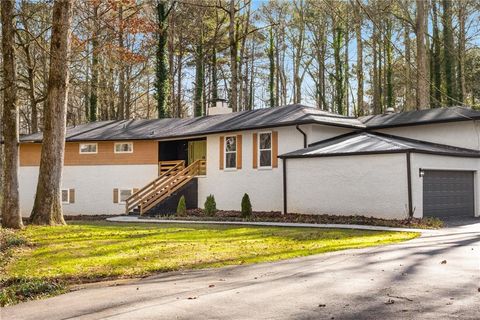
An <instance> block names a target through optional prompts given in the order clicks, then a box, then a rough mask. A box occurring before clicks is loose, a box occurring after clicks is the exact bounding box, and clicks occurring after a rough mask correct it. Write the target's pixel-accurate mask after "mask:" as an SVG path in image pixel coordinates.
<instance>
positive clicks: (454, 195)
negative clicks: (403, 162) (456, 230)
mask: <svg viewBox="0 0 480 320" xmlns="http://www.w3.org/2000/svg"><path fill="white" fill-rule="evenodd" d="M423 174H424V176H423V215H424V216H425V217H437V218H449V217H473V216H474V212H475V196H474V172H473V171H447V170H424V173H423Z"/></svg>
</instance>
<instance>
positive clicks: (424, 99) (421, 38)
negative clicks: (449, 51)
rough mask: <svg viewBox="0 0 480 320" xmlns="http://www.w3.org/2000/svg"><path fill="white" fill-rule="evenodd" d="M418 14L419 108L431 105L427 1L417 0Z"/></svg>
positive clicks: (416, 25) (416, 26)
mask: <svg viewBox="0 0 480 320" xmlns="http://www.w3.org/2000/svg"><path fill="white" fill-rule="evenodd" d="M416 4H417V14H416V20H415V33H416V36H417V109H427V108H429V107H430V86H429V83H428V61H427V49H426V44H425V42H426V39H425V38H426V34H427V23H426V8H425V6H426V5H427V3H426V2H425V1H423V0H416Z"/></svg>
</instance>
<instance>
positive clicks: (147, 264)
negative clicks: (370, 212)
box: [0, 222, 418, 304]
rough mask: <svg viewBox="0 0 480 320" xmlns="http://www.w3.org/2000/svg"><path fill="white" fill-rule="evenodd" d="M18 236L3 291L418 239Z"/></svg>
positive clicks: (199, 232) (265, 234) (369, 235)
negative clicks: (31, 284)
mask: <svg viewBox="0 0 480 320" xmlns="http://www.w3.org/2000/svg"><path fill="white" fill-rule="evenodd" d="M18 235H19V236H21V237H22V238H25V239H26V240H27V241H28V243H29V245H28V246H23V247H20V248H15V247H13V248H10V249H8V250H10V251H11V255H12V256H13V258H12V259H10V261H9V262H8V263H6V264H4V266H3V267H2V269H3V270H0V271H1V272H0V274H1V275H0V283H3V286H4V289H2V291H4V292H5V290H6V289H8V288H9V286H10V287H11V286H12V285H18V284H19V283H20V284H24V283H25V281H26V282H32V281H34V282H35V281H37V282H38V281H51V282H52V283H64V284H69V283H79V282H86V281H97V280H101V279H112V278H127V277H139V276H145V275H149V274H152V273H154V272H163V271H170V270H178V269H194V268H205V267H221V266H226V265H238V264H247V263H258V262H266V261H275V260H280V259H288V258H293V257H299V256H306V255H311V254H316V253H322V252H329V251H336V250H343V249H350V248H363V247H368V246H376V245H384V244H390V243H394V242H399V241H404V240H408V239H412V238H414V237H416V236H418V234H417V233H413V232H379V231H364V230H347V229H317V228H285V227H251V226H248V227H245V226H221V225H186V224H165V225H158V224H121V223H110V222H75V223H71V224H70V225H68V226H64V227H34V226H29V227H27V228H26V229H25V230H23V231H20V232H18ZM41 286H42V284H40V287H41ZM34 287H35V288H37V287H39V286H38V285H34ZM10 289H11V288H10ZM53 289H54V290H53V291H54V292H55V291H59V290H60V287H54V288H53ZM1 303H2V302H1V301H0V304H1ZM10 303H11V302H10ZM4 304H5V302H4Z"/></svg>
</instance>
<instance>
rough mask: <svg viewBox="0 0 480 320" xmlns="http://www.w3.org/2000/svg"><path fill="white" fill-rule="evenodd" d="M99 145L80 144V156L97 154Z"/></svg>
mask: <svg viewBox="0 0 480 320" xmlns="http://www.w3.org/2000/svg"><path fill="white" fill-rule="evenodd" d="M97 148H98V145H97V144H96V143H80V154H94V153H97Z"/></svg>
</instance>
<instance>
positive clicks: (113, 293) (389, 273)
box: [0, 219, 480, 320]
mask: <svg viewBox="0 0 480 320" xmlns="http://www.w3.org/2000/svg"><path fill="white" fill-rule="evenodd" d="M479 222H480V221H479V220H478V219H476V220H475V221H467V222H465V223H463V224H461V225H460V226H454V227H450V228H446V229H443V230H441V231H435V232H429V233H426V234H424V235H423V236H422V237H420V238H417V239H415V240H412V241H408V242H404V243H400V244H396V245H389V246H383V247H375V248H367V249H359V250H346V251H341V252H333V253H327V254H321V255H315V256H310V257H305V258H299V259H293V260H286V261H280V262H274V263H264V264H257V265H250V266H239V267H227V268H222V269H209V270H197V271H188V272H173V273H166V274H162V275H159V276H154V277H150V278H147V279H142V280H137V281H129V282H125V283H116V284H111V285H110V286H105V285H104V286H94V287H88V288H86V289H83V290H79V291H75V292H71V293H68V294H64V295H61V296H58V297H54V298H50V299H46V300H41V301H32V302H27V303H23V304H20V305H16V306H13V307H7V308H4V309H2V310H1V311H0V315H1V316H0V318H1V319H2V320H3V319H9V320H14V319H37V320H41V319H48V320H54V319H196V320H197V319H436V320H438V319H480V223H479Z"/></svg>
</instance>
